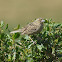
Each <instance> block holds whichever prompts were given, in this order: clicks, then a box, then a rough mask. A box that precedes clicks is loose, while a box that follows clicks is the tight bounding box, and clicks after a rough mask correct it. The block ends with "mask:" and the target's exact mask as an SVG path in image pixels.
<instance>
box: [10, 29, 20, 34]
mask: <svg viewBox="0 0 62 62" xmlns="http://www.w3.org/2000/svg"><path fill="white" fill-rule="evenodd" d="M17 32H21V30H20V29H19V30H15V31H11V32H10V33H17Z"/></svg>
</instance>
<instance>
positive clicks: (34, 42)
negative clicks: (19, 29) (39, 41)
mask: <svg viewBox="0 0 62 62" xmlns="http://www.w3.org/2000/svg"><path fill="white" fill-rule="evenodd" d="M29 38H30V39H31V41H30V42H32V43H33V44H36V41H33V39H32V38H31V37H30V36H29Z"/></svg>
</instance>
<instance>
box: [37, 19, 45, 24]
mask: <svg viewBox="0 0 62 62" xmlns="http://www.w3.org/2000/svg"><path fill="white" fill-rule="evenodd" d="M36 21H37V22H39V23H43V22H45V20H43V19H42V18H38V19H36Z"/></svg>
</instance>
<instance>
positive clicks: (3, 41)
mask: <svg viewBox="0 0 62 62" xmlns="http://www.w3.org/2000/svg"><path fill="white" fill-rule="evenodd" d="M16 29H19V25H18V27H17V28H16ZM30 37H31V39H32V40H33V41H32V40H31V39H30ZM30 37H29V36H28V35H23V36H22V35H20V33H15V34H10V30H9V28H8V24H7V25H6V26H5V25H4V23H3V21H1V23H0V62H52V61H53V62H60V61H61V62H62V24H57V23H55V22H53V21H51V19H49V20H47V19H45V23H44V28H43V30H42V31H41V32H40V33H38V34H36V35H31V36H30Z"/></svg>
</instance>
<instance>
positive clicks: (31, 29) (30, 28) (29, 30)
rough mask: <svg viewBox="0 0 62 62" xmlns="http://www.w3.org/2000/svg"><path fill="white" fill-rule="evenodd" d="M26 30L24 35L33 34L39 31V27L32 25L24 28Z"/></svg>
mask: <svg viewBox="0 0 62 62" xmlns="http://www.w3.org/2000/svg"><path fill="white" fill-rule="evenodd" d="M24 29H25V30H24V31H23V32H22V34H32V33H34V32H36V31H37V25H34V24H33V23H30V24H28V25H27V26H26V27H24Z"/></svg>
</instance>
